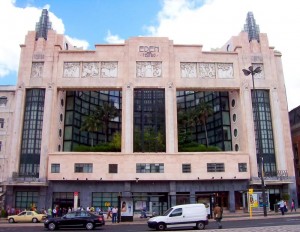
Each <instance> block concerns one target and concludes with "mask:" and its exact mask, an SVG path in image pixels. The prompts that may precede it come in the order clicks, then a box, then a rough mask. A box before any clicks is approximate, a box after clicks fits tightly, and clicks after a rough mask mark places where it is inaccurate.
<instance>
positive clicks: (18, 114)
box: [7, 85, 25, 177]
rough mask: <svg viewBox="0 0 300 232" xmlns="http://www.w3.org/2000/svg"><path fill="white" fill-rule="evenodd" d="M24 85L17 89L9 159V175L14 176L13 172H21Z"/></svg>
mask: <svg viewBox="0 0 300 232" xmlns="http://www.w3.org/2000/svg"><path fill="white" fill-rule="evenodd" d="M24 92H25V89H24V86H22V85H20V86H18V87H17V90H16V97H15V110H14V118H13V131H12V136H11V137H12V138H13V141H12V143H11V145H12V146H11V150H10V153H9V154H10V160H9V174H8V175H7V176H8V177H10V176H12V173H13V172H19V162H20V149H21V137H22V131H21V129H22V123H23V120H22V110H23V108H24V107H23V104H24V100H23V97H24Z"/></svg>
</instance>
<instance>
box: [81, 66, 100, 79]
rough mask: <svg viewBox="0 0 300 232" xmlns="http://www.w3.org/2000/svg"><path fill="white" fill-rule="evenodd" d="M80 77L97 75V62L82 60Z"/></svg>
mask: <svg viewBox="0 0 300 232" xmlns="http://www.w3.org/2000/svg"><path fill="white" fill-rule="evenodd" d="M81 76H82V77H98V76H99V63H98V62H84V63H83V64H82V75H81Z"/></svg>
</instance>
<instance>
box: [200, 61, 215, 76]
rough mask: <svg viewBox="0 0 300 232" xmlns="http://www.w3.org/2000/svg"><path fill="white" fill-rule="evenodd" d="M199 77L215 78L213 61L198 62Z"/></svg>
mask: <svg viewBox="0 0 300 232" xmlns="http://www.w3.org/2000/svg"><path fill="white" fill-rule="evenodd" d="M199 76H200V78H216V64H215V63H199Z"/></svg>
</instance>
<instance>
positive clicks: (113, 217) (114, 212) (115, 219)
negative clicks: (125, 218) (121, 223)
mask: <svg viewBox="0 0 300 232" xmlns="http://www.w3.org/2000/svg"><path fill="white" fill-rule="evenodd" d="M111 212H112V223H117V215H118V208H117V207H116V206H114V207H113V209H112V210H111Z"/></svg>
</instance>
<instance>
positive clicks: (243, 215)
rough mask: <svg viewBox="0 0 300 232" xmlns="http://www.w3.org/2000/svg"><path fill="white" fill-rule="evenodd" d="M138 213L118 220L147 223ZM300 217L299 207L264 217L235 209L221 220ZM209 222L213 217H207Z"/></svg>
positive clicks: (225, 214) (109, 223) (270, 213)
mask: <svg viewBox="0 0 300 232" xmlns="http://www.w3.org/2000/svg"><path fill="white" fill-rule="evenodd" d="M139 216H140V215H135V216H134V218H133V221H132V222H120V224H147V221H148V220H149V218H140V217H139ZM295 216H299V217H300V209H299V211H297V212H292V213H291V212H287V213H285V214H284V215H281V213H280V212H278V213H275V212H274V211H269V212H268V213H267V217H264V215H263V213H253V214H252V217H250V214H249V213H244V212H242V211H237V212H235V213H230V212H228V211H226V212H224V214H223V220H222V221H238V220H252V219H265V218H281V217H295ZM209 221H210V222H212V221H214V219H209ZM105 223H106V224H107V225H111V224H112V223H111V220H107V221H106V222H105Z"/></svg>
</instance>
